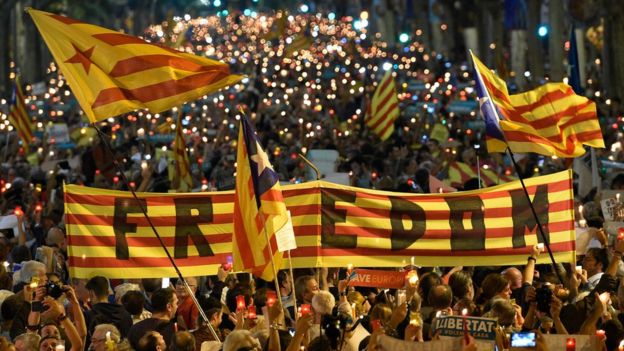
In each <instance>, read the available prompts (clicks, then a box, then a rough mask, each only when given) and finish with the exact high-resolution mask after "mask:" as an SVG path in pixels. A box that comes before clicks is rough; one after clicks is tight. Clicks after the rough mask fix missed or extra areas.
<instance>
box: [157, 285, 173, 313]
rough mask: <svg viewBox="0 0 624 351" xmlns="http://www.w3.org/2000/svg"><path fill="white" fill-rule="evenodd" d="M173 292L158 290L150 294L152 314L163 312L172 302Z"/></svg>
mask: <svg viewBox="0 0 624 351" xmlns="http://www.w3.org/2000/svg"><path fill="white" fill-rule="evenodd" d="M173 295H174V291H173V289H171V288H164V289H163V288H160V289H158V290H156V291H154V293H153V294H152V307H153V308H154V312H164V311H166V310H167V304H170V303H172V302H173Z"/></svg>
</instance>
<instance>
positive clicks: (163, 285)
mask: <svg viewBox="0 0 624 351" xmlns="http://www.w3.org/2000/svg"><path fill="white" fill-rule="evenodd" d="M170 285H171V279H169V278H162V283H161V284H160V287H161V288H163V289H167V288H168V287H169V286H170Z"/></svg>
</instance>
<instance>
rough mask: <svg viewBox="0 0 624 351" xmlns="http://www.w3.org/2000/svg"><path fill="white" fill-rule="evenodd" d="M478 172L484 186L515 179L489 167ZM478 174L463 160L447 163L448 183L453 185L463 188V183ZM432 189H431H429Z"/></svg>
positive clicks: (474, 167) (474, 168) (475, 169)
mask: <svg viewBox="0 0 624 351" xmlns="http://www.w3.org/2000/svg"><path fill="white" fill-rule="evenodd" d="M480 173H481V181H482V182H483V184H484V185H485V186H492V185H496V184H503V183H508V182H511V181H513V180H514V179H515V178H514V177H510V176H506V175H501V174H499V173H498V172H495V171H493V170H491V169H485V168H481V170H480ZM478 176H479V173H478V172H477V167H476V166H470V165H469V164H467V163H464V162H453V163H451V164H450V165H449V170H448V184H450V185H451V186H453V187H458V188H463V186H464V183H466V182H467V181H469V180H470V179H473V178H477V177H478ZM434 190H435V189H431V191H434Z"/></svg>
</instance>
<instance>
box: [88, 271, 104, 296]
mask: <svg viewBox="0 0 624 351" xmlns="http://www.w3.org/2000/svg"><path fill="white" fill-rule="evenodd" d="M85 288H87V290H91V291H93V293H94V294H95V296H97V297H98V298H102V297H106V296H108V291H109V290H108V289H109V286H108V279H106V278H105V277H102V276H101V275H98V276H95V277H93V278H91V279H89V281H88V282H87V284H86V285H85Z"/></svg>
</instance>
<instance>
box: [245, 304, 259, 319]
mask: <svg viewBox="0 0 624 351" xmlns="http://www.w3.org/2000/svg"><path fill="white" fill-rule="evenodd" d="M256 317H257V314H256V306H255V305H249V307H247V318H249V319H256Z"/></svg>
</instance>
